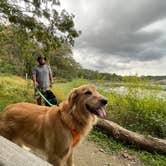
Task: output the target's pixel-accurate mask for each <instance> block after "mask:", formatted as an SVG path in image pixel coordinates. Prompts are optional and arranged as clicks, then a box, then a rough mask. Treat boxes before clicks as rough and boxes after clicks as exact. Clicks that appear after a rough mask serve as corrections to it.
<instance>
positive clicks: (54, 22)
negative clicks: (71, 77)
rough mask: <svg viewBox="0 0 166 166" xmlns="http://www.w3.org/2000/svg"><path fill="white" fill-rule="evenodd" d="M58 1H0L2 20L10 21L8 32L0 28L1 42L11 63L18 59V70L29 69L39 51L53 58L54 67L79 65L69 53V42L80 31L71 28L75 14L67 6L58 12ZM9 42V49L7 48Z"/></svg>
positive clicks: (24, 70)
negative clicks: (68, 10) (4, 39)
mask: <svg viewBox="0 0 166 166" xmlns="http://www.w3.org/2000/svg"><path fill="white" fill-rule="evenodd" d="M58 5H60V2H59V1H57V0H3V1H0V18H1V24H5V26H6V25H8V24H9V23H10V25H11V26H6V27H7V28H8V32H10V35H9V34H8V33H7V31H6V30H4V29H3V30H2V29H1V31H3V32H5V33H7V34H5V35H4V37H5V38H6V43H4V42H3V44H2V43H1V44H0V46H1V48H3V50H4V51H6V55H7V56H8V60H11V61H10V63H13V62H12V60H13V59H15V61H17V60H18V63H19V69H18V70H19V71H20V72H21V71H22V73H23V72H28V73H30V71H31V68H32V66H33V65H34V64H31V62H32V61H34V60H36V55H37V54H36V52H38V51H40V52H42V54H44V55H45V56H47V59H48V61H50V62H51V63H52V62H54V64H53V65H54V68H59V67H61V68H60V69H61V71H65V70H68V72H69V71H71V66H72V67H76V66H78V64H77V63H76V62H75V60H74V59H73V57H72V46H73V45H74V40H75V38H77V37H78V36H79V35H80V33H81V32H80V31H77V30H76V29H75V28H74V21H73V18H74V15H72V14H69V13H68V12H67V11H66V10H62V12H61V13H58V12H57V10H56V7H57V6H58ZM9 45H10V48H11V49H7V48H9ZM5 47H6V49H5ZM60 52H61V53H60ZM4 53H5V52H4ZM4 53H3V54H4ZM13 57H14V58H13ZM55 59H56V60H55ZM57 60H58V61H57ZM63 60H64V61H63ZM20 68H21V70H20ZM69 69H70V70H69ZM69 73H70V72H69ZM72 73H74V72H72Z"/></svg>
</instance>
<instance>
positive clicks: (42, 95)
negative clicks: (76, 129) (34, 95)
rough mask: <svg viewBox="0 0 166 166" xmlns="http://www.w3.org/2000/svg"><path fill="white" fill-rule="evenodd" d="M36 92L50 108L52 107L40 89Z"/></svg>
mask: <svg viewBox="0 0 166 166" xmlns="http://www.w3.org/2000/svg"><path fill="white" fill-rule="evenodd" d="M36 90H37V92H38V93H39V95H40V96H41V97H42V98H43V100H45V101H46V102H47V104H48V105H49V106H52V104H51V103H50V102H49V101H48V100H47V99H46V98H45V96H44V95H43V94H42V93H41V92H40V90H39V89H38V88H36Z"/></svg>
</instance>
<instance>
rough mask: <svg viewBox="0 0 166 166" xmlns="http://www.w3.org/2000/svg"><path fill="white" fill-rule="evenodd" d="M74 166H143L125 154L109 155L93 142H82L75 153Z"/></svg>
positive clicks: (133, 157) (134, 158)
mask: <svg viewBox="0 0 166 166" xmlns="http://www.w3.org/2000/svg"><path fill="white" fill-rule="evenodd" d="M74 157H75V166H143V164H142V163H141V162H140V161H139V160H138V159H137V158H136V157H135V156H130V155H129V154H128V153H127V152H122V153H120V154H118V155H109V154H107V153H106V152H105V151H104V150H103V149H101V148H99V147H97V145H95V144H94V143H93V142H89V141H87V140H84V141H83V142H82V143H80V145H78V147H77V149H76V152H75V155H74Z"/></svg>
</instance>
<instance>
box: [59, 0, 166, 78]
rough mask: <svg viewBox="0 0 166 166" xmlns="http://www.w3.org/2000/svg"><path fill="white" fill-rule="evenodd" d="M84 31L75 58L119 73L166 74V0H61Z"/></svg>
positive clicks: (87, 64)
mask: <svg viewBox="0 0 166 166" xmlns="http://www.w3.org/2000/svg"><path fill="white" fill-rule="evenodd" d="M60 2H61V7H62V8H65V9H66V10H67V11H68V12H70V13H73V14H75V19H74V20H75V26H76V27H77V29H80V30H81V31H82V35H81V36H80V37H79V39H77V40H76V43H75V46H74V49H73V53H74V58H75V60H76V61H77V62H79V63H80V64H81V65H82V66H83V67H84V68H88V69H93V70H98V71H101V72H109V73H116V74H120V75H135V74H137V75H166V0H127V1H126V0H70V1H69V0H61V1H60Z"/></svg>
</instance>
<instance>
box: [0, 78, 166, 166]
mask: <svg viewBox="0 0 166 166" xmlns="http://www.w3.org/2000/svg"><path fill="white" fill-rule="evenodd" d="M87 83H90V82H89V81H87V80H83V79H76V80H74V81H72V82H60V81H55V84H54V85H53V87H52V90H53V92H54V93H55V95H56V96H57V98H58V100H59V101H60V102H61V101H62V100H64V99H65V98H67V94H68V93H69V92H70V91H71V90H72V89H73V88H74V87H78V86H80V85H83V84H87ZM93 83H95V84H96V85H97V84H98V83H97V82H93ZM100 84H104V83H103V82H100ZM137 87H138V85H137ZM141 88H142V91H141V97H140V90H138V88H133V84H132V87H130V86H128V92H127V93H126V94H119V93H115V92H112V93H111V92H109V93H108V92H106V91H104V87H101V88H100V89H99V91H100V92H101V93H102V94H103V95H105V96H106V97H107V98H108V100H109V103H108V105H107V108H106V110H107V114H108V119H110V120H112V121H114V122H117V123H119V124H120V125H122V126H123V127H126V128H128V129H130V130H133V131H137V132H139V133H143V134H150V135H153V136H157V137H160V138H166V100H165V98H162V99H159V98H158V97H157V95H158V93H159V91H160V90H161V89H160V88H159V89H158V88H156V91H155V92H154V91H153V94H152V95H150V96H149V95H146V89H145V87H141ZM148 89H150V88H149V87H148ZM153 89H154V88H153ZM22 101H27V102H32V103H34V102H35V100H34V97H33V84H32V81H30V80H28V81H25V80H24V79H23V78H20V77H18V76H13V75H10V76H5V75H1V76H0V111H2V110H3V108H4V107H5V106H6V105H8V104H11V103H15V102H22ZM89 139H90V140H91V141H94V142H96V143H97V144H98V145H99V146H101V147H102V148H104V149H105V150H106V151H108V153H118V152H120V151H123V150H127V151H129V153H131V154H134V155H136V156H138V157H139V158H140V159H141V160H142V161H143V162H144V163H145V165H147V166H165V165H166V157H165V156H163V155H159V154H151V153H148V152H145V151H137V150H135V148H134V147H133V146H132V147H131V146H127V145H124V144H122V143H121V142H118V141H116V140H114V139H113V138H111V137H108V136H106V135H104V134H103V133H101V132H100V131H98V130H96V129H95V130H93V131H92V132H91V134H90V135H89Z"/></svg>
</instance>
